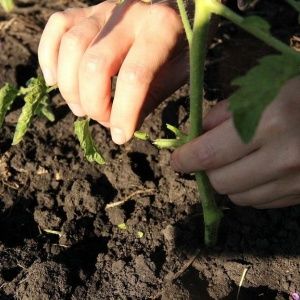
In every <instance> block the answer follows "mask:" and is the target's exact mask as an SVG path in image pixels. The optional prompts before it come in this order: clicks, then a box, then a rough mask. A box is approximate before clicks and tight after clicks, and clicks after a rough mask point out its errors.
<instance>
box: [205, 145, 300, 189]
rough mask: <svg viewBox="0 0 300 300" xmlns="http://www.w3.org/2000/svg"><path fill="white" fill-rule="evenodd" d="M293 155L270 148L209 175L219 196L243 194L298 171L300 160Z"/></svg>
mask: <svg viewBox="0 0 300 300" xmlns="http://www.w3.org/2000/svg"><path fill="white" fill-rule="evenodd" d="M290 148H292V147H290ZM290 154H291V151H290V149H289V147H286V149H283V150H282V151H279V150H278V145H276V144H275V145H274V144H269V145H267V146H264V147H263V148H260V149H259V150H257V151H255V152H253V153H251V154H249V155H248V156H246V157H243V158H242V159H240V160H237V161H235V162H233V163H231V164H228V165H226V166H224V167H221V168H218V169H214V170H208V171H207V174H208V176H209V178H210V180H211V183H212V185H213V187H214V188H215V189H216V191H218V192H219V193H221V194H236V193H241V192H244V191H247V190H250V189H252V188H254V187H257V186H259V185H262V184H265V183H267V182H271V181H273V180H277V179H279V178H283V177H285V176H289V174H291V173H292V172H295V171H297V170H298V165H299V164H297V162H295V161H296V158H297V157H296V156H295V155H290Z"/></svg>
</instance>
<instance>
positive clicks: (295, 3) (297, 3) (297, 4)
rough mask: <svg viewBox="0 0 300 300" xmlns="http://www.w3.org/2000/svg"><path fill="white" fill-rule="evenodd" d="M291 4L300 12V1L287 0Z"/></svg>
mask: <svg viewBox="0 0 300 300" xmlns="http://www.w3.org/2000/svg"><path fill="white" fill-rule="evenodd" d="M285 1H286V2H287V3H288V4H289V5H290V6H292V7H293V8H294V9H295V10H296V11H297V12H298V13H300V2H299V1H295V0H285Z"/></svg>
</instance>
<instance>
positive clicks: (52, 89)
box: [47, 84, 58, 94]
mask: <svg viewBox="0 0 300 300" xmlns="http://www.w3.org/2000/svg"><path fill="white" fill-rule="evenodd" d="M57 88H58V85H57V84H55V85H52V86H49V87H48V88H47V93H48V94H49V93H50V92H52V91H54V90H56V89H57Z"/></svg>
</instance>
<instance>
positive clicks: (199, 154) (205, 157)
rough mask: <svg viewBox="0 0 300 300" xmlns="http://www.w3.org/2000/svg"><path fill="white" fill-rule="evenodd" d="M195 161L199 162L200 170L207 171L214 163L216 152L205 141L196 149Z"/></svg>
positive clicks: (210, 144)
mask: <svg viewBox="0 0 300 300" xmlns="http://www.w3.org/2000/svg"><path fill="white" fill-rule="evenodd" d="M196 149H197V148H196ZM196 160H197V161H198V162H199V165H200V166H201V169H204V170H207V169H210V168H212V167H213V163H214V162H215V161H216V150H215V147H214V146H213V145H212V143H210V142H209V141H205V143H203V144H202V145H201V147H200V148H198V149H197V151H196Z"/></svg>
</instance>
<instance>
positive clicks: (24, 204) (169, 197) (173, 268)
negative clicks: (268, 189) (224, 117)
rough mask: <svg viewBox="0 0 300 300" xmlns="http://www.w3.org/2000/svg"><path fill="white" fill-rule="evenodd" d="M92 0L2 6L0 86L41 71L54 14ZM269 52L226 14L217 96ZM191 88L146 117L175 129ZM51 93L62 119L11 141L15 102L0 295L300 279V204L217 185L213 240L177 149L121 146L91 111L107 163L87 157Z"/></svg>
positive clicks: (285, 284)
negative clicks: (249, 197)
mask: <svg viewBox="0 0 300 300" xmlns="http://www.w3.org/2000/svg"><path fill="white" fill-rule="evenodd" d="M70 2H71V3H73V4H70ZM83 2H84V1H82V2H81V1H79V0H76V1H67V0H65V1H63V0H53V1H46V0H43V1H37V0H32V1H28V0H26V1H25V0H23V1H19V4H20V5H19V7H18V9H17V10H16V12H15V13H13V14H10V15H7V14H4V13H3V12H2V11H1V12H0V30H1V31H0V86H2V85H3V83H4V82H7V81H8V82H11V83H15V84H18V85H24V84H25V83H26V81H27V80H28V79H29V78H30V77H32V76H35V75H36V74H37V72H38V63H37V56H36V51H37V46H38V41H39V37H40V34H41V32H42V29H43V26H44V24H45V22H46V20H47V18H48V17H49V15H50V14H51V13H53V12H54V11H57V10H62V9H64V8H66V7H67V5H69V6H72V5H73V6H75V5H76V6H79V5H80V6H83V5H84V3H83ZM94 2H95V1H94ZM257 10H258V12H259V13H260V14H262V15H263V16H264V17H267V18H268V19H269V20H271V21H273V22H272V23H273V24H275V25H274V28H273V29H274V33H275V34H276V35H277V36H280V37H281V38H282V39H284V40H286V41H287V40H288V39H289V38H291V37H292V36H293V35H294V34H296V33H297V30H298V33H299V31H300V30H299V24H297V16H296V14H295V13H293V11H292V10H290V9H289V7H288V6H286V5H283V4H282V1H262V3H260V4H258V6H257ZM232 37H234V38H235V39H234V41H232V40H231V38H232ZM268 51H269V50H268V49H266V48H264V47H263V46H262V45H261V44H260V43H258V42H256V41H255V40H253V39H250V37H249V36H247V35H245V34H243V33H241V32H239V31H237V30H236V29H235V28H234V27H233V26H231V25H230V24H228V23H226V22H224V23H223V26H222V27H221V29H220V30H219V33H218V37H217V39H215V43H214V45H213V47H212V48H211V50H210V56H209V59H208V61H207V68H208V70H207V82H206V85H207V91H206V97H207V98H209V99H210V100H219V99H221V98H223V97H224V96H226V95H228V93H229V92H230V89H229V88H228V87H229V81H230V79H231V78H232V77H233V74H236V73H242V72H243V70H244V69H245V68H247V65H248V64H253V63H254V61H255V59H256V58H257V57H260V56H261V55H262V54H264V53H267V52H268ZM233 55H234V56H233ZM232 57H235V60H234V63H232ZM245 62H246V63H245ZM187 90H188V87H183V88H182V89H181V90H179V91H178V92H176V93H175V94H174V95H173V96H172V97H170V98H169V99H168V100H167V101H166V102H165V103H163V104H162V105H161V106H160V107H159V108H158V109H157V110H156V111H155V112H154V113H153V114H152V115H151V116H150V117H149V118H148V119H147V120H146V122H145V123H144V125H143V129H144V130H146V131H148V132H150V135H152V136H153V137H157V135H161V136H166V135H167V132H166V130H165V124H166V123H171V124H173V125H175V126H179V127H181V128H184V126H185V123H186V121H187V119H188V113H187V104H188V102H187ZM52 100H53V106H54V112H55V115H56V121H55V122H54V123H51V122H48V121H46V120H43V119H37V120H36V121H35V123H34V126H32V127H31V129H30V131H29V133H28V134H27V135H26V137H25V139H24V141H23V142H22V143H20V145H18V146H14V147H11V146H10V144H11V140H12V135H13V132H14V125H15V122H16V120H17V117H18V115H19V113H20V107H19V106H18V105H15V106H14V108H13V110H12V112H11V113H10V114H9V115H8V116H7V118H6V125H5V126H4V128H3V129H1V134H0V299H33V300H35V299H36V300H39V299H49V300H50V299H51V300H52V299H57V300H58V299H73V300H75V299H165V300H167V299H170V300H171V299H201V300H206V299H236V297H237V293H238V286H239V283H240V279H241V277H242V274H243V272H246V271H245V270H247V273H246V275H245V278H244V280H243V284H242V288H241V289H240V294H239V299H289V294H290V293H291V292H294V291H296V290H300V260H299V253H300V207H292V208H286V209H279V210H264V211H263V210H255V209H252V208H241V207H236V206H234V205H232V204H231V203H230V202H229V201H228V200H227V199H226V197H221V196H220V197H219V198H220V203H221V206H222V208H223V209H224V215H225V217H224V220H223V222H222V224H221V231H220V237H219V243H218V245H217V247H216V248H214V249H213V250H208V249H205V247H204V246H203V235H202V231H203V226H202V218H201V206H200V203H199V201H198V199H197V191H196V186H195V183H194V180H193V177H192V176H189V175H185V176H182V175H179V174H176V173H174V172H173V171H172V169H171V168H170V166H169V157H170V151H167V150H157V149H156V148H155V147H154V146H152V145H151V144H150V143H149V142H143V141H137V140H133V141H131V142H129V143H127V144H126V145H125V146H122V147H119V146H117V145H115V144H113V143H112V141H111V138H110V134H109V132H108V131H107V130H106V129H105V128H102V127H100V126H99V125H97V124H93V125H92V132H93V136H94V137H95V140H96V141H97V144H98V146H99V148H100V149H101V150H102V152H103V154H104V156H105V158H106V160H107V162H108V163H107V164H106V165H105V166H104V167H100V166H98V165H96V164H90V163H88V162H87V161H86V160H85V159H84V158H83V157H82V153H81V150H80V149H79V144H78V142H77V140H76V139H75V137H74V134H73V121H74V116H73V115H72V114H71V113H70V111H69V110H68V108H67V106H66V104H65V103H64V101H63V100H62V98H61V97H60V95H59V94H55V93H54V94H53V99H52ZM208 106H209V105H208ZM118 201H122V202H123V203H122V204H119V205H117V206H114V207H110V208H107V205H108V204H111V203H114V202H118ZM119 224H123V225H122V226H118V225H119ZM124 224H126V226H125V225H124Z"/></svg>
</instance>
